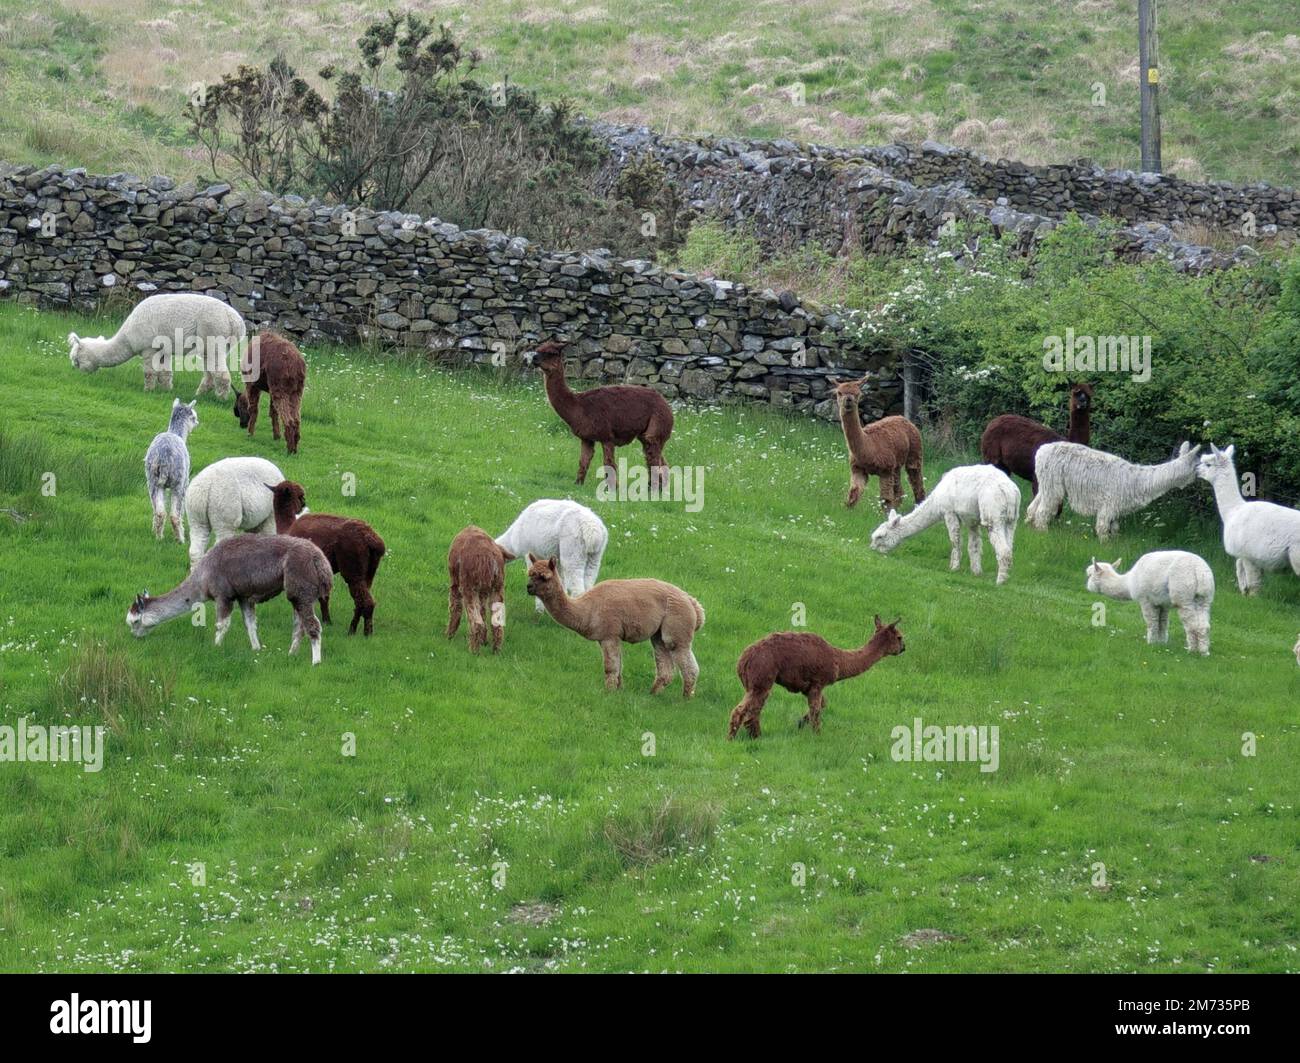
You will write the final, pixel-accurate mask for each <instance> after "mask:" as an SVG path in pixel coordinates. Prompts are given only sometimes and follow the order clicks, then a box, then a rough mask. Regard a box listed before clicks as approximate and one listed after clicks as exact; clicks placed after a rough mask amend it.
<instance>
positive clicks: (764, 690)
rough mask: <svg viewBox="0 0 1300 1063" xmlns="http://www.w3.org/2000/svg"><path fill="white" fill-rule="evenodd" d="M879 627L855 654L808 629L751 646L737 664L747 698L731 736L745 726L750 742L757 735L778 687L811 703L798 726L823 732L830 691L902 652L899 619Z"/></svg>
mask: <svg viewBox="0 0 1300 1063" xmlns="http://www.w3.org/2000/svg"><path fill="white" fill-rule="evenodd" d="M875 623H876V630H875V632H874V633H873V634H872V636H871V638H870V639H869V640H868V641H867V643H866V645H864V646H863V647H862V648H861V649H857V650H841V649H839V648H838V647H836V646H832V645H831V644H830V643H829V642H827V641H826V640H825V639H824V638H822V637H821V636H820V635H814V634H812V633H811V632H808V631H780V632H777V633H776V634H773V635H768V636H767V637H766V638H761V639H759V640H758V641H757V642H755V643H753V644H752V645H750V646H749V647H748V648H747V649H746V650H745V652H744V653H742V654H741V655H740V660H739V661H738V662H737V663H736V675H737V676H738V677H739V678H740V685H741V686H743V687H744V688H745V696H744V697H743V698H742V699H741V701H740V704H739V705H737V706H736V707H735V709H733V710H732V713H731V723H730V725H729V727H728V728H727V738H728V739H731V738H735V737H736V732H737V731H739V730H740V729H741V728H742V727H744V728H745V729H746V730H747V731H748V732H749V734H750V737H751V738H757V737H758V736H759V725H758V717H759V714H760V713H761V712H762V711H763V706H764V704H766V702H767V697H768V695H769V694H771V693H772V687H773V686H774V685H775V686H781V687H784V688H785V689H786V690H788V691H790V692H791V693H792V694H803V695H804V696H805V697H806V698H807V699H808V711H807V712H806V713H805V714H804V716H803V719H801V720H800V721H799V726H800V727H802V726H803V725H804V724H805V723H810V724H812V729H813V731H814V733H818V734H820V733H821V729H822V710H823V709H824V708H825V707H826V697H825V695H824V694H823V691H824V690H825V689H826V687H828V686H830V685H831V684H832V683H838V682H839V681H840V680H841V679H851V678H853V677H854V676H856V675H861V674H862V673H863V672H865V671H866V670H867V669H868V668H870V667H871V666H872V665H874V664H875V663H876V662H877V661H879V660H881V659H882V658H884V657H893V656H897V655H898V654H900V653H902V652H903V649H904V647H903V636H902V634H901V633H900V632H899V630H898V621H894V623H892V624H888V625H886V624H882V623H881V622H880V617H879V616H877V617H876V618H875Z"/></svg>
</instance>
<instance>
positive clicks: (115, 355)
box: [68, 293, 247, 398]
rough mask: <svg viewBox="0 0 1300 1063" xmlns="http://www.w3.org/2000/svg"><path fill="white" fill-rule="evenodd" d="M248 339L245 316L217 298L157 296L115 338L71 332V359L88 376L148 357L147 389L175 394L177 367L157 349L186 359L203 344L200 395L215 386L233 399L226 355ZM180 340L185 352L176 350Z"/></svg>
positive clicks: (140, 307)
mask: <svg viewBox="0 0 1300 1063" xmlns="http://www.w3.org/2000/svg"><path fill="white" fill-rule="evenodd" d="M246 334H247V330H246V329H245V327H244V319H243V318H242V317H241V316H240V315H239V311H238V310H236V309H235V308H234V307H232V306H229V305H227V304H226V303H223V302H222V301H221V300H220V299H216V298H214V297H213V296H211V295H191V294H187V293H181V294H173V295H151V296H149V298H147V299H144V300H141V302H140V303H139V304H137V305H136V307H135V309H134V310H132V311H131V313H130V314H128V315H127V318H126V320H125V321H123V322H122V327H121V328H119V329H118V330H117V332H116V333H114V334H113V336H112V338H111V339H105V338H104V337H103V336H97V337H95V338H93V339H91V338H89V337H84V336H78V335H77V334H76V333H75V332H69V333H68V345H69V348H70V349H69V352H68V357H69V359H70V360H71V362H72V364H73V366H75V367H76V368H77V369H80V370H81V371H82V372H83V373H93V372H94V371H95V370H96V369H103V368H106V367H107V366H112V365H121V364H122V363H123V362H127V361H130V360H131V359H132V358H134V357H135V356H136V355H138V354H143V355H145V357H144V387H145V390H146V391H151V390H153V388H154V386H155V384H156V385H158V386H159V387H161V388H162V389H163V390H164V391H170V390H171V387H172V363H171V361H170V360H167V359H160V358H158V356H157V352H158V350H159V348H158V346H157V345H158V344H159V343H165V344H167V348H168V350H170V351H171V353H172V354H173V356H174V357H175V358H176V359H180V358H183V357H184V356H185V355H186V354H188V353H189V348H190V347H191V346H192V345H194V344H196V343H199V342H200V341H201V346H200V347H199V349H200V350H201V351H202V353H203V379H202V380H200V381H199V389H198V391H196V392H195V395H202V394H203V393H204V392H205V391H207V390H209V389H210V388H214V387H215V388H216V391H217V394H218V395H220V396H221V397H222V398H225V397H226V396H227V395H229V394H230V370H229V368H228V367H227V363H226V355H227V354H229V353H231V352H233V351H234V350H235V348H237V347H238V346H239V344H240V342H241V341H242V340H243V339H244V336H245V335H246ZM178 336H179V337H180V338H181V343H182V346H181V349H176V341H177V337H178Z"/></svg>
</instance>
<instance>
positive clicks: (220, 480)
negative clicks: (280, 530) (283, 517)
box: [185, 458, 284, 568]
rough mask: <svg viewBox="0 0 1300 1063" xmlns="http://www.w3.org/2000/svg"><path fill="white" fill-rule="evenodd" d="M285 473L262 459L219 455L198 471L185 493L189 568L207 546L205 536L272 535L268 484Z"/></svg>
mask: <svg viewBox="0 0 1300 1063" xmlns="http://www.w3.org/2000/svg"><path fill="white" fill-rule="evenodd" d="M283 479H284V473H282V472H281V471H280V470H279V469H277V468H276V467H275V466H274V465H273V464H271V462H269V461H267V460H266V459H265V458H222V459H221V460H220V461H214V462H213V463H212V464H211V465H209V466H208V467H207V468H206V469H204V470H203V471H202V472H200V473H199V474H198V475H197V476H196V477H194V479H193V480H192V481H190V486H189V489H188V490H187V491H186V492H185V515H186V516H187V517H188V518H189V522H190V567H191V568H193V567H194V566H195V565H196V564H198V561H199V558H201V557H202V556H203V553H204V551H205V550H207V548H208V536H210V535H212V536H215V537H216V540H217V541H218V542H220V541H221V540H222V539H226V538H229V537H230V536H231V535H235V534H236V533H238V532H241V531H251V532H257V533H258V534H259V535H274V534H275V512H274V511H273V509H272V505H271V503H272V498H271V493H270V492H269V491H268V490H267V488H268V487H270V486H273V485H274V484H278V483H279V482H280V481H281V480H283Z"/></svg>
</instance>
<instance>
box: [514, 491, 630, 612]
mask: <svg viewBox="0 0 1300 1063" xmlns="http://www.w3.org/2000/svg"><path fill="white" fill-rule="evenodd" d="M496 543H497V546H499V547H501V550H502V552H503V553H504V554H505V557H506V561H507V562H510V561H513V560H515V559H516V558H520V557H523V556H525V555H526V554H537V555H538V556H539V557H555V558H558V559H559V565H560V567H559V573H560V582H561V584H563V586H564V590H565V592H566V593H567V594H568V595H569V597H571V598H576V597H577V596H578V595H579V594H582V593H583V592H584V591H589V590H591V588H592V587H594V586H595V585H596V578H597V576H599V575H600V562H601V558H603V557H604V556H605V547H606V546H607V545H608V543H609V530H608V529H607V528H606V527H605V522H604V521H603V520H601V519H600V518H599V517H598V516H596V514H595V513H593V512H592V511H591V510H589V509H588V508H587V507H586V506H584V505H581V504H579V503H577V502H572V501H569V500H568V499H559V498H542V499H538V500H537V501H536V502H534V503H532V504H531V505H529V506H527V507H525V509H524V511H523V512H522V513H520V514H519V516H517V517H516V518H515V521H514V523H513V524H511V525H510V527H508V528H507V529H506V530H505V531H504V532H502V533H501V534H500V535H498V536H497V538H496ZM536 602H537V611H538V612H539V613H543V612H545V611H546V606H544V605H543V604H542V600H541V599H540V598H538V599H536Z"/></svg>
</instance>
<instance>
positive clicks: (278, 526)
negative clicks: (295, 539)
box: [275, 509, 298, 535]
mask: <svg viewBox="0 0 1300 1063" xmlns="http://www.w3.org/2000/svg"><path fill="white" fill-rule="evenodd" d="M297 519H298V517H297V515H296V514H293V513H287V512H284V511H283V510H279V509H277V510H276V511H275V534H276V535H283V534H284V533H285V532H287V531H288V530H289V529H290V528H292V527H293V522H294V521H296V520H297Z"/></svg>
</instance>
